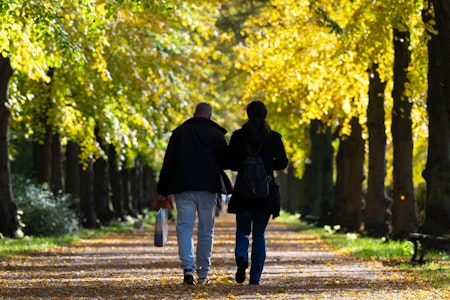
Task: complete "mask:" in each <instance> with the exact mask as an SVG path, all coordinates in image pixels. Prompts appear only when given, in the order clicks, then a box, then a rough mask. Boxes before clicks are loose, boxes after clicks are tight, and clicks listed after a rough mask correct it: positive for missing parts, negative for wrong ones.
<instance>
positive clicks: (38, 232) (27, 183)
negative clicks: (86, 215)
mask: <svg viewBox="0 0 450 300" xmlns="http://www.w3.org/2000/svg"><path fill="white" fill-rule="evenodd" d="M12 191H13V195H14V200H15V202H16V203H17V205H18V208H19V211H21V222H22V223H23V224H24V227H23V228H22V231H23V232H24V233H25V234H26V235H32V236H59V235H63V234H70V233H73V232H75V231H77V230H78V229H79V222H78V216H77V213H76V212H75V211H74V210H72V209H71V207H77V205H75V199H74V197H73V196H71V195H69V194H60V195H57V196H54V195H53V193H52V192H51V191H50V189H49V188H48V185H46V184H41V185H39V184H36V183H33V182H32V181H31V180H28V179H25V178H23V177H21V176H18V175H15V176H13V178H12Z"/></svg>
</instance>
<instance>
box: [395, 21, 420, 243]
mask: <svg viewBox="0 0 450 300" xmlns="http://www.w3.org/2000/svg"><path fill="white" fill-rule="evenodd" d="M393 39H394V41H393V44H394V55H395V59H394V87H393V90H392V98H393V100H394V106H393V108H392V125H391V132H392V143H393V148H394V159H393V195H392V197H393V200H392V201H393V202H392V233H391V236H392V238H394V239H405V238H407V237H408V234H409V233H410V232H415V231H416V229H417V225H418V221H417V215H416V201H415V196H414V185H413V172H412V165H413V139H412V120H411V110H412V104H413V102H412V101H411V99H410V98H409V97H407V95H410V94H411V93H410V91H409V90H408V89H407V87H408V86H410V82H409V80H408V77H407V75H408V67H409V65H410V63H411V51H410V50H409V48H410V44H411V43H410V34H409V30H408V28H407V27H406V28H402V29H399V28H394V33H393Z"/></svg>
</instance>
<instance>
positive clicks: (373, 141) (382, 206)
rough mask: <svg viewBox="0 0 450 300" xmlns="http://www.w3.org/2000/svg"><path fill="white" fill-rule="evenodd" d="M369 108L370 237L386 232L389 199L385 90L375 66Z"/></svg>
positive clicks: (367, 223) (366, 223) (367, 222)
mask: <svg viewBox="0 0 450 300" xmlns="http://www.w3.org/2000/svg"><path fill="white" fill-rule="evenodd" d="M369 75H370V83H369V107H368V108H367V128H368V131H369V172H368V182H367V195H366V205H365V214H364V229H365V231H366V232H367V234H368V235H369V236H373V237H381V236H387V235H388V234H389V219H390V213H389V210H388V207H389V205H390V200H389V199H388V198H387V197H386V189H385V182H384V181H385V177H386V130H385V125H384V120H385V113H384V91H385V88H386V83H385V82H382V81H381V80H380V77H379V74H378V71H377V66H376V65H373V66H372V67H371V70H370V71H369Z"/></svg>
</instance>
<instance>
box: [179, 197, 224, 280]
mask: <svg viewBox="0 0 450 300" xmlns="http://www.w3.org/2000/svg"><path fill="white" fill-rule="evenodd" d="M216 199H217V194H215V193H210V192H206V191H199V192H191V191H190V192H183V193H179V194H175V203H176V208H177V226H176V231H177V240H178V255H179V257H180V259H181V268H182V269H183V270H192V271H193V270H197V275H198V277H199V278H207V277H208V272H209V270H210V269H211V255H212V247H213V237H214V217H215V209H216ZM196 215H198V224H197V226H198V227H197V251H196V255H195V256H194V238H193V232H194V224H195V219H196Z"/></svg>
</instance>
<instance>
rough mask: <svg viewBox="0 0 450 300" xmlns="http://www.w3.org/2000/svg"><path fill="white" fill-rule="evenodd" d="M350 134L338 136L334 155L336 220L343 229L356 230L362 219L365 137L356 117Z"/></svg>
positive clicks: (359, 226) (357, 230) (358, 228)
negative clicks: (337, 148) (336, 151)
mask: <svg viewBox="0 0 450 300" xmlns="http://www.w3.org/2000/svg"><path fill="white" fill-rule="evenodd" d="M350 125H351V128H352V131H351V133H350V136H346V137H341V138H340V144H339V151H338V153H337V155H336V186H335V207H334V211H335V214H334V215H335V216H336V217H335V219H334V223H335V224H339V225H341V228H342V231H344V232H359V231H360V230H361V225H362V222H363V217H362V206H363V202H362V199H363V188H362V183H363V181H364V140H363V138H362V126H361V124H359V120H358V118H352V119H351V121H350Z"/></svg>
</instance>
